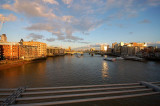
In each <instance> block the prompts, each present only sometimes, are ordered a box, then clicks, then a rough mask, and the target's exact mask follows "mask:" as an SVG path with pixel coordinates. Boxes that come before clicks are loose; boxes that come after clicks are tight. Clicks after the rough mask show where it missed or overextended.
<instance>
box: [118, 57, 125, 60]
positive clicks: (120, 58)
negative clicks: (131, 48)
mask: <svg viewBox="0 0 160 106" xmlns="http://www.w3.org/2000/svg"><path fill="white" fill-rule="evenodd" d="M116 60H124V58H123V57H116Z"/></svg>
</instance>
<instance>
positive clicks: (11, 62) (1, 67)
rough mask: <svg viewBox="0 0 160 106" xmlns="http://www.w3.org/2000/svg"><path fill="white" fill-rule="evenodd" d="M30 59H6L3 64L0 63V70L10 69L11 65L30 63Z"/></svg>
mask: <svg viewBox="0 0 160 106" xmlns="http://www.w3.org/2000/svg"><path fill="white" fill-rule="evenodd" d="M31 62H32V61H24V60H8V61H6V63H4V64H0V71H1V70H5V69H10V68H13V67H18V66H22V65H24V64H28V63H31Z"/></svg>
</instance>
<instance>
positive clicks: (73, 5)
mask: <svg viewBox="0 0 160 106" xmlns="http://www.w3.org/2000/svg"><path fill="white" fill-rule="evenodd" d="M65 4H66V5H67V7H66V6H65ZM157 5H160V3H159V0H146V1H145V0H142V1H141V2H139V1H137V0H62V1H59V0H34V1H33V0H14V1H13V2H10V3H6V2H5V3H4V4H2V5H1V6H2V8H3V9H7V10H10V11H14V12H16V13H17V14H22V15H24V16H27V17H26V18H27V19H28V20H29V23H30V25H29V26H27V27H26V28H25V29H26V30H28V31H47V32H49V33H51V34H52V35H53V36H55V37H56V38H55V40H63V41H79V42H83V40H84V39H83V37H82V38H80V37H79V36H78V35H76V33H83V34H84V35H87V34H88V33H90V31H93V30H95V29H96V28H98V27H100V26H101V25H104V24H105V25H108V24H110V25H113V23H114V22H113V21H114V20H117V19H126V18H133V17H136V16H137V15H138V13H140V12H141V11H142V9H144V8H148V7H152V6H157ZM68 7H69V8H68ZM149 22H150V21H149V20H143V21H141V23H149ZM119 26H120V27H123V25H119Z"/></svg>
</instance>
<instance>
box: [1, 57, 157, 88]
mask: <svg viewBox="0 0 160 106" xmlns="http://www.w3.org/2000/svg"><path fill="white" fill-rule="evenodd" d="M138 81H160V62H153V61H148V62H137V61H129V60H119V61H116V62H110V61H104V60H103V57H101V56H100V55H94V56H93V57H92V56H90V55H88V54H84V55H83V56H82V57H80V58H77V57H76V56H74V55H72V56H71V55H66V56H60V57H48V58H47V60H42V61H36V62H33V63H29V64H25V65H22V66H19V67H14V68H11V69H6V70H1V71H0V88H13V87H20V86H27V87H49V86H68V85H89V84H90V85H91V84H109V83H128V82H129V83H132V82H133V83H135V82H138Z"/></svg>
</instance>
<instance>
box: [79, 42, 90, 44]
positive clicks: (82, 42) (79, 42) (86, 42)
mask: <svg viewBox="0 0 160 106" xmlns="http://www.w3.org/2000/svg"><path fill="white" fill-rule="evenodd" d="M78 43H84V44H89V43H90V42H78Z"/></svg>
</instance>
